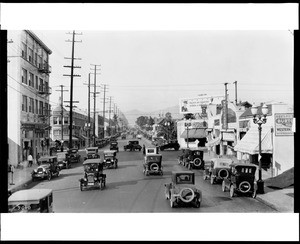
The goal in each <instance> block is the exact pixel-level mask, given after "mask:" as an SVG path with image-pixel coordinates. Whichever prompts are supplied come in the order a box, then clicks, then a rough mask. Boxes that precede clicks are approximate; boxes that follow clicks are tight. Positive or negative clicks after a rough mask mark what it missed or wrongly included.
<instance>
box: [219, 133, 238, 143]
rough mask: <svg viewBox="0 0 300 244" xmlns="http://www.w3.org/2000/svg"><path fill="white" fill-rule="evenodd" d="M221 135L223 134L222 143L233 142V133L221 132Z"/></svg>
mask: <svg viewBox="0 0 300 244" xmlns="http://www.w3.org/2000/svg"><path fill="white" fill-rule="evenodd" d="M222 134H223V136H222V139H223V141H235V134H234V133H230V132H229V133H228V132H223V133H222Z"/></svg>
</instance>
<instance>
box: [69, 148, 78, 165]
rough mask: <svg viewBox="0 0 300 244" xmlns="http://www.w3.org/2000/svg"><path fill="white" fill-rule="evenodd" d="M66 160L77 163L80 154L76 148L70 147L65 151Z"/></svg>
mask: <svg viewBox="0 0 300 244" xmlns="http://www.w3.org/2000/svg"><path fill="white" fill-rule="evenodd" d="M66 160H67V161H68V162H69V163H79V162H80V154H79V153H78V149H77V148H71V149H69V150H68V151H67V153H66Z"/></svg>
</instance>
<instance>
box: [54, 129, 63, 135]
mask: <svg viewBox="0 0 300 244" xmlns="http://www.w3.org/2000/svg"><path fill="white" fill-rule="evenodd" d="M53 135H55V136H60V135H61V133H60V130H53Z"/></svg>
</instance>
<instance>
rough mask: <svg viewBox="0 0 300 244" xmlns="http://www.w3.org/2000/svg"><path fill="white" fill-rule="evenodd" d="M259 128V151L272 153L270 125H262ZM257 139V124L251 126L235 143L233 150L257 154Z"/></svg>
mask: <svg viewBox="0 0 300 244" xmlns="http://www.w3.org/2000/svg"><path fill="white" fill-rule="evenodd" d="M261 128H262V131H261V153H273V145H272V133H271V127H270V126H262V127H261ZM258 139H259V138H258V126H252V127H250V129H249V130H248V132H247V133H246V135H245V136H244V137H243V138H242V140H240V141H239V142H238V143H237V144H236V146H235V147H234V150H235V151H238V152H242V153H248V154H251V155H253V154H258V153H259V151H258V150H259V141H258Z"/></svg>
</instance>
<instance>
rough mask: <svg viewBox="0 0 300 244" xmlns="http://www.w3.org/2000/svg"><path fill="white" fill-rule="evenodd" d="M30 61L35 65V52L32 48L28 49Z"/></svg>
mask: <svg viewBox="0 0 300 244" xmlns="http://www.w3.org/2000/svg"><path fill="white" fill-rule="evenodd" d="M28 61H29V62H30V63H33V50H32V49H31V48H28Z"/></svg>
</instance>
